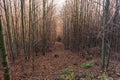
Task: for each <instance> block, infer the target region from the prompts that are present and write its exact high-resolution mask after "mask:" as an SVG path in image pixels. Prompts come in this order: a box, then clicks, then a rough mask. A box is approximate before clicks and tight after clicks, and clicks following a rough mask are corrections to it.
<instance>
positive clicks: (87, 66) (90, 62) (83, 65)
mask: <svg viewBox="0 0 120 80" xmlns="http://www.w3.org/2000/svg"><path fill="white" fill-rule="evenodd" d="M94 64H95V62H94V61H89V62H87V63H83V64H81V68H89V67H92V66H94Z"/></svg>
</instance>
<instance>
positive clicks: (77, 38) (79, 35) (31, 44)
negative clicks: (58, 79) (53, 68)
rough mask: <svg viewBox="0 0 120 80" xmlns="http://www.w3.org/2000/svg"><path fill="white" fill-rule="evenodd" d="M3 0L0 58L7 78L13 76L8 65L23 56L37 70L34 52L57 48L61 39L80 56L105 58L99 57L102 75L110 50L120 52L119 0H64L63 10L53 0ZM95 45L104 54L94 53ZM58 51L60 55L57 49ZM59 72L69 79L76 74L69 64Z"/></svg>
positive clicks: (8, 79) (1, 6) (38, 53)
mask: <svg viewBox="0 0 120 80" xmlns="http://www.w3.org/2000/svg"><path fill="white" fill-rule="evenodd" d="M0 3H1V4H0V8H1V9H0V11H1V14H0V54H1V55H0V56H1V59H0V60H1V61H0V62H2V66H3V69H4V80H12V79H10V78H12V77H11V75H12V73H11V72H10V71H11V69H10V70H9V67H10V68H11V64H14V63H16V61H17V60H18V59H19V57H20V56H22V57H24V63H26V62H29V61H30V64H32V71H33V72H34V71H35V64H37V63H35V61H36V60H37V59H36V56H41V55H40V54H41V53H42V56H46V55H47V53H49V52H52V53H54V50H55V49H57V47H60V46H59V45H61V44H62V43H63V44H64V50H69V51H71V52H72V53H73V54H75V53H78V54H80V56H81V57H82V58H85V57H86V55H87V56H89V57H90V56H91V55H98V58H100V60H101V63H100V62H97V63H99V64H100V65H99V67H101V70H102V72H103V73H104V72H105V74H103V75H104V76H106V72H108V68H109V66H110V62H111V61H112V56H117V55H116V54H115V53H117V54H119V53H120V0H65V2H64V4H63V6H62V9H60V11H57V10H58V8H59V7H56V1H55V0H0ZM57 27H60V28H57ZM58 29H60V31H61V32H60V33H59V34H58ZM58 42H60V44H59V43H58ZM56 43H57V44H58V46H57V47H56ZM62 47H63V46H62ZM91 48H97V51H99V52H98V53H100V54H97V52H92V53H91V52H90V49H91ZM60 50H61V51H62V48H60ZM84 51H85V52H84ZM56 52H57V51H56ZM58 52H59V51H58ZM63 52H64V51H63ZM76 55H77V54H76ZM54 57H55V58H59V54H55V55H54ZM92 57H94V56H92ZM117 57H119V56H117ZM38 58H39V57H38ZM88 60H90V59H88ZM118 61H119V59H118ZM9 62H11V63H9ZM22 63H23V62H22ZM68 63H69V62H68ZM95 63H96V62H94V61H90V62H88V63H84V64H81V66H82V68H84V67H85V68H88V67H92V66H94V65H95ZM9 64H10V66H9ZM21 65H23V64H21ZM74 65H76V64H74ZM69 72H70V73H69ZM61 73H62V74H61V75H62V78H64V79H65V80H74V79H75V77H76V75H75V73H74V71H73V70H72V69H71V68H66V69H64V70H62V72H61ZM66 73H68V74H67V75H66ZM65 76H66V77H65ZM68 76H69V77H68ZM87 80H92V79H91V78H89V79H87ZM104 80H107V79H104Z"/></svg>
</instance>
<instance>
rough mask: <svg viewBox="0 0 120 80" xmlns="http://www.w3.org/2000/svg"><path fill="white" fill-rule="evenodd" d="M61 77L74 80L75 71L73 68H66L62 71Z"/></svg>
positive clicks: (65, 79) (64, 79)
mask: <svg viewBox="0 0 120 80" xmlns="http://www.w3.org/2000/svg"><path fill="white" fill-rule="evenodd" d="M61 79H63V80H74V79H75V73H74V71H73V69H71V68H65V69H63V70H62V71H61Z"/></svg>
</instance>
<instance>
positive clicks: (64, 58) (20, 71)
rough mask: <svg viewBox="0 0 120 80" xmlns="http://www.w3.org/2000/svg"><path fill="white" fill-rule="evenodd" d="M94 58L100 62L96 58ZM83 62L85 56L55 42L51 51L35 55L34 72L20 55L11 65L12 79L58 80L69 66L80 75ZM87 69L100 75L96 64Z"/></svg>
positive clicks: (95, 74) (30, 61)
mask: <svg viewBox="0 0 120 80" xmlns="http://www.w3.org/2000/svg"><path fill="white" fill-rule="evenodd" d="M94 60H95V61H96V62H97V63H100V62H99V61H97V59H96V58H95V59H94ZM84 62H86V59H85V58H82V57H81V56H80V55H78V54H77V53H73V52H71V51H69V50H64V45H63V43H61V42H56V43H55V46H54V50H53V51H52V52H48V53H47V54H46V56H43V55H42V53H39V55H38V56H35V62H34V66H35V71H34V72H33V71H32V64H31V63H32V60H31V59H30V60H29V61H27V62H25V60H24V57H23V56H22V55H21V56H19V58H17V60H16V61H15V63H14V64H12V65H11V71H12V76H13V80H59V79H57V78H59V77H60V73H61V70H63V69H65V68H68V67H71V68H72V69H73V70H74V72H75V74H76V75H80V76H82V74H83V73H84V71H85V69H82V68H80V65H81V64H82V63H84ZM114 63H115V62H114ZM111 68H112V67H111ZM88 70H89V71H91V75H92V76H93V75H94V76H98V75H100V67H99V65H98V64H97V65H95V66H94V67H92V68H90V69H88ZM118 71H119V70H118ZM0 74H1V71H0ZM0 80H3V79H2V76H0ZM116 80H117V79H116Z"/></svg>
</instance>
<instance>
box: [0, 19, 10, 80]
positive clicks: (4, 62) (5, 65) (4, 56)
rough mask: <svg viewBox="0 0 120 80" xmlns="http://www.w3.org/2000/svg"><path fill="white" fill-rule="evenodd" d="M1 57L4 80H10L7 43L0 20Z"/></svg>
mask: <svg viewBox="0 0 120 80" xmlns="http://www.w3.org/2000/svg"><path fill="white" fill-rule="evenodd" d="M0 55H1V57H2V66H3V69H4V80H10V75H9V67H8V62H7V54H6V51H5V43H4V37H3V31H2V23H1V19H0Z"/></svg>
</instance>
